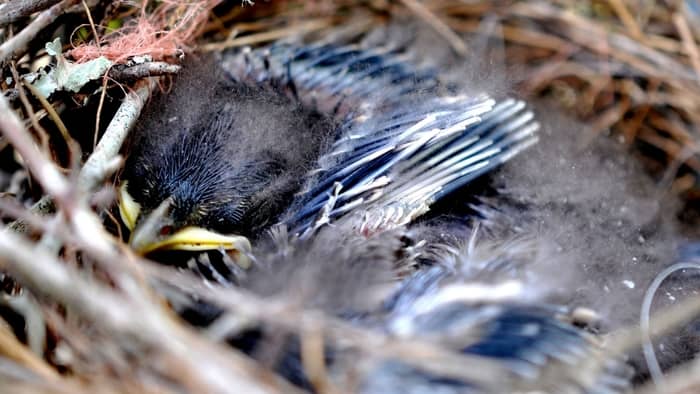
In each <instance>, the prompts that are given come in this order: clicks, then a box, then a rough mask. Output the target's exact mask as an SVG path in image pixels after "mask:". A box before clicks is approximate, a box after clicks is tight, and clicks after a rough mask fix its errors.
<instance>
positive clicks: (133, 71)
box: [108, 62, 180, 82]
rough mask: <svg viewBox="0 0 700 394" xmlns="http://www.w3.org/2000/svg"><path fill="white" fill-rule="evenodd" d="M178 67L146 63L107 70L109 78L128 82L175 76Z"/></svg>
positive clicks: (159, 63) (163, 63) (178, 69)
mask: <svg viewBox="0 0 700 394" xmlns="http://www.w3.org/2000/svg"><path fill="white" fill-rule="evenodd" d="M179 71H180V66H179V65H177V64H169V63H165V62H147V63H142V64H137V65H135V66H131V67H124V66H115V67H112V68H111V69H110V70H109V74H108V76H109V78H112V79H114V80H116V81H122V82H129V81H135V80H137V79H141V78H146V77H156V76H161V75H171V74H177V73H178V72H179Z"/></svg>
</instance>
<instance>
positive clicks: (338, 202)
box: [225, 44, 539, 235]
mask: <svg viewBox="0 0 700 394" xmlns="http://www.w3.org/2000/svg"><path fill="white" fill-rule="evenodd" d="M406 58H408V56H407V55H406V53H405V51H404V50H403V49H402V48H384V49H376V48H375V49H373V50H368V49H362V48H360V47H359V46H357V45H349V46H338V45H329V44H317V45H308V46H303V47H301V48H300V47H298V46H295V45H291V44H274V45H272V46H271V47H268V48H263V49H258V50H254V51H247V52H245V53H243V54H239V55H237V56H233V57H231V58H229V60H226V61H227V62H228V63H229V64H228V66H227V67H225V68H226V69H227V70H229V71H230V72H231V75H232V77H233V78H235V79H236V80H239V81H243V82H253V83H255V84H257V85H259V84H267V85H269V86H273V87H275V88H282V89H285V90H286V91H287V92H288V93H289V94H291V95H294V96H295V97H296V98H297V99H299V100H300V101H301V102H302V103H304V104H306V105H309V106H311V107H315V108H316V109H318V110H321V111H324V112H326V113H329V114H331V115H333V116H335V117H336V119H338V121H339V126H338V130H337V137H338V138H337V140H336V141H335V143H334V144H333V146H332V147H331V149H330V151H329V152H326V153H325V154H324V155H323V156H322V157H321V158H320V159H319V162H318V167H317V168H316V169H315V170H313V171H312V172H311V173H310V174H309V175H310V176H309V178H310V180H309V181H308V183H307V184H306V185H305V186H304V188H303V189H302V190H301V191H300V192H299V194H298V195H297V198H296V201H295V203H294V204H292V209H291V210H290V211H289V212H288V214H287V215H286V216H285V218H284V219H283V223H284V224H286V225H287V226H288V227H289V228H290V229H292V232H293V233H296V234H298V235H299V234H304V233H309V232H310V231H312V230H313V229H314V223H317V222H319V223H320V222H323V223H326V222H329V221H334V220H338V219H340V218H341V217H343V216H345V215H346V214H348V213H349V212H355V213H358V212H359V213H360V214H361V215H360V216H361V217H363V219H359V220H360V227H361V228H363V229H364V230H366V231H381V230H384V229H387V228H391V227H392V226H395V225H400V224H405V223H408V222H410V221H411V220H413V219H414V218H416V217H417V216H419V215H421V214H423V213H425V212H426V211H427V209H428V208H429V206H430V205H431V204H432V203H434V202H435V201H437V200H439V199H441V198H443V197H444V196H446V195H448V194H450V193H451V192H453V191H454V190H456V189H458V188H460V187H462V186H464V185H466V184H468V183H469V182H470V181H472V180H473V179H475V178H477V177H478V176H480V175H482V174H484V173H486V172H488V171H490V170H492V169H493V168H495V167H496V166H498V165H500V164H502V163H503V162H505V161H507V160H508V159H510V158H511V157H513V156H514V155H515V154H517V153H519V152H521V151H522V150H523V149H525V148H527V147H528V146H530V145H531V144H533V143H534V142H535V141H536V140H537V134H536V132H537V129H538V127H539V125H538V123H537V122H536V120H535V119H534V115H533V113H532V112H531V111H529V110H528V109H527V106H526V105H525V103H524V102H522V101H519V100H513V99H505V100H502V101H497V100H495V99H493V98H491V97H490V96H489V95H487V94H480V95H474V96H460V95H443V94H441V93H440V92H439V83H438V80H437V78H436V76H435V74H434V73H433V72H432V71H431V70H415V69H414V68H413V67H411V66H410V65H409V64H408V63H407V62H406V61H405V59H406ZM329 204H332V206H329ZM319 215H321V216H324V217H323V218H322V219H320V217H319ZM363 215H364V216H363Z"/></svg>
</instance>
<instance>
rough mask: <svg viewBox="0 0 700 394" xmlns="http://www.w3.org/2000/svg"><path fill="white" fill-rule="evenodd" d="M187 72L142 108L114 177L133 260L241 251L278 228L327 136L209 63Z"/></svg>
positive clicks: (327, 127)
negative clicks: (159, 254) (176, 252)
mask: <svg viewBox="0 0 700 394" xmlns="http://www.w3.org/2000/svg"><path fill="white" fill-rule="evenodd" d="M190 66H191V67H192V69H190V70H188V73H187V74H186V75H183V76H182V77H181V78H180V79H179V80H178V81H177V83H176V84H175V87H174V89H173V90H172V91H171V92H170V93H169V94H167V95H164V96H163V97H159V98H158V99H157V100H156V102H154V103H151V106H150V108H152V110H151V111H150V112H148V113H146V114H145V116H144V118H142V121H141V122H140V124H139V127H138V128H137V130H136V137H135V139H134V141H133V143H132V147H133V149H132V151H131V154H130V155H129V158H128V160H127V163H126V167H125V171H124V173H123V175H122V178H123V179H124V183H123V185H122V187H121V193H120V194H121V204H120V208H121V210H120V212H121V214H122V218H123V219H124V222H125V223H126V224H127V226H128V227H129V228H130V229H131V230H132V231H133V233H132V236H131V241H130V243H131V245H132V246H133V247H134V249H136V250H137V251H139V252H142V253H147V252H150V251H152V250H156V249H170V248H175V249H187V250H206V249H216V248H217V247H219V246H223V247H224V248H229V247H230V248H237V249H242V250H248V249H249V248H250V247H249V245H247V240H246V239H245V238H243V237H254V236H256V235H257V234H259V233H260V230H261V229H263V228H266V227H268V226H270V225H271V224H273V223H274V222H275V221H276V220H277V217H278V216H279V214H280V212H282V211H283V209H284V207H285V206H287V205H288V204H289V203H290V202H291V199H292V196H293V193H294V192H295V191H296V190H298V188H299V187H300V185H301V179H303V177H304V175H305V174H306V172H307V171H308V170H309V169H310V168H311V167H312V164H313V162H314V159H315V158H316V157H317V152H318V151H319V150H320V149H321V148H322V146H324V144H325V141H326V140H327V139H328V135H329V133H330V132H332V130H333V128H332V126H331V122H330V121H329V120H328V119H327V118H326V117H324V116H322V115H320V114H318V113H316V112H314V111H312V110H306V109H303V108H302V107H301V106H300V105H299V104H297V103H295V102H293V101H291V100H289V99H287V98H286V97H284V96H281V95H277V94H271V93H269V92H266V91H264V90H262V89H259V88H255V87H251V86H247V85H243V84H239V83H235V82H232V81H230V80H227V78H225V77H224V76H222V75H220V74H218V75H217V74H216V72H217V68H216V67H215V65H213V64H210V63H205V64H200V65H197V64H191V65H190ZM147 218H148V220H147ZM149 220H150V222H149ZM228 234H237V235H240V236H229V235H228Z"/></svg>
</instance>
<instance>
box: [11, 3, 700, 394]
mask: <svg viewBox="0 0 700 394" xmlns="http://www.w3.org/2000/svg"><path fill="white" fill-rule="evenodd" d="M698 8H699V6H698V5H697V2H693V1H685V2H663V3H662V4H656V2H632V1H626V0H608V1H586V2H578V1H567V0H554V1H529V2H490V1H450V0H445V1H439V0H430V1H424V2H419V1H416V0H401V1H397V2H386V1H381V0H380V1H369V2H367V1H340V2H330V1H328V2H327V1H313V2H294V1H276V2H269V3H268V2H265V3H262V2H261V4H247V3H245V4H238V3H236V4H219V2H218V1H217V0H195V1H190V2H184V1H178V0H172V1H164V2H148V1H142V2H136V3H133V2H110V1H103V0H91V1H82V2H78V1H76V0H17V1H13V2H9V3H6V4H4V5H2V6H0V14H1V15H0V37H2V40H0V42H2V44H0V65H1V66H2V76H3V78H2V80H1V81H0V88H1V89H2V91H3V95H4V97H3V98H2V99H0V130H2V132H3V138H2V140H0V170H1V171H2V178H1V179H0V181H1V182H0V185H2V188H3V198H2V199H0V212H2V215H3V219H4V222H5V223H6V226H7V227H8V230H6V231H4V232H2V234H0V270H1V272H2V273H0V290H2V291H1V292H0V299H1V300H2V303H1V304H2V306H1V308H2V309H0V312H7V313H0V316H3V317H6V316H10V317H9V318H8V317H6V318H5V320H3V319H0V356H1V357H0V381H2V382H3V387H10V385H12V388H13V390H14V391H17V392H42V391H46V392H63V391H65V392H71V393H75V392H83V391H84V392H96V391H101V392H112V391H114V392H123V391H137V392H169V391H180V390H185V391H192V392H197V391H201V390H205V391H223V390H222V388H229V389H230V388H231V387H235V388H236V390H237V391H239V392H246V393H253V392H296V391H297V389H296V388H294V387H291V386H289V384H288V383H287V382H285V381H283V380H282V379H280V378H279V377H278V376H276V375H275V374H274V372H272V371H271V370H268V369H265V368H260V366H259V365H258V364H256V362H254V361H253V360H251V359H250V358H248V357H246V356H244V355H242V354H240V353H237V352H234V351H232V350H231V349H230V348H229V347H228V346H227V345H226V344H222V343H219V342H217V341H215V340H212V338H210V337H207V336H206V333H203V332H200V331H196V330H194V329H192V328H191V327H188V326H187V325H186V324H184V323H182V322H180V321H179V320H178V319H177V318H175V317H174V314H173V313H172V311H171V310H170V309H169V307H168V305H167V304H166V303H165V302H164V301H163V298H162V296H161V295H160V293H159V291H157V290H159V288H158V286H155V285H154V282H157V283H159V284H160V285H161V286H166V287H172V288H181V287H186V288H188V289H189V290H190V291H194V292H195V293H196V294H198V295H199V296H200V297H202V298H203V299H206V300H208V301H211V302H214V303H216V304H218V305H219V306H221V307H223V308H224V309H225V310H227V311H228V312H230V313H232V314H236V315H237V316H241V317H242V319H243V320H245V321H261V322H266V323H269V324H272V325H275V326H276V327H280V328H281V329H283V330H286V331H287V332H293V333H296V334H299V335H300V336H301V338H302V353H303V354H302V356H303V358H304V367H305V369H306V373H307V375H308V376H309V377H310V378H311V381H312V383H313V385H314V387H315V388H316V389H317V390H318V391H319V392H330V391H336V390H338V388H335V387H331V386H329V383H328V381H327V379H326V377H325V370H324V366H323V354H322V353H323V350H322V349H323V343H324V341H342V342H343V343H344V346H350V347H352V348H354V349H356V350H357V351H358V352H361V353H366V354H367V355H368V356H372V357H392V356H400V357H401V358H410V359H412V360H414V362H415V363H416V364H421V363H424V364H428V363H429V359H430V358H431V357H437V356H440V354H439V351H438V350H436V349H434V348H432V347H431V346H429V345H426V344H416V343H406V342H402V341H401V340H398V339H394V338H388V337H384V336H382V335H381V334H377V333H375V332H371V331H368V330H362V329H359V328H356V327H353V326H351V325H348V324H347V323H344V322H342V321H337V320H335V319H333V318H331V317H329V316H326V315H323V314H319V313H318V312H316V311H313V310H303V309H301V310H300V309H299V308H295V307H293V306H290V305H287V304H286V303H285V300H277V299H260V298H258V297H255V296H253V295H251V294H248V293H246V292H244V291H241V290H237V289H212V288H209V287H207V286H204V285H203V284H202V283H200V282H197V281H194V280H192V278H190V277H187V276H186V275H181V274H179V273H177V272H174V271H172V270H168V269H167V267H163V266H160V265H157V264H155V263H153V262H150V261H147V260H143V259H141V258H139V257H137V256H135V255H133V254H132V253H131V252H130V251H129V250H128V247H127V246H126V245H125V244H124V243H123V242H121V241H120V240H121V239H122V237H121V234H119V228H120V226H119V223H118V221H117V219H116V218H115V217H114V214H113V212H114V199H115V191H114V185H113V180H114V179H116V176H115V172H117V171H118V169H119V168H120V166H121V163H122V158H121V156H120V149H121V146H122V143H123V141H124V140H125V138H127V135H128V132H129V129H130V128H131V127H132V126H133V124H134V122H136V121H137V119H138V115H139V113H140V111H141V109H142V108H143V106H144V105H145V103H146V102H147V98H148V97H149V95H150V94H151V92H152V91H154V90H155V89H166V88H167V82H168V76H169V75H171V74H175V73H177V72H178V70H179V65H178V64H179V62H180V61H181V59H182V57H183V53H186V52H189V51H193V50H199V51H209V52H211V51H220V50H223V49H227V48H234V47H240V46H245V45H259V44H263V43H267V42H271V41H274V40H277V39H281V38H285V37H289V36H294V35H299V34H303V33H308V32H312V31H324V29H330V28H333V27H337V26H345V25H348V24H351V23H355V21H356V20H357V15H358V14H359V15H362V17H361V19H362V21H363V23H362V24H360V26H359V27H357V28H359V29H366V30H369V29H372V28H373V27H374V26H376V25H379V24H382V23H384V22H386V20H387V19H391V18H397V17H402V18H413V19H416V20H418V21H420V23H424V24H425V25H426V26H428V27H429V28H430V29H433V30H434V31H435V32H436V34H438V35H439V36H440V37H442V38H443V39H444V42H445V45H446V46H448V47H450V48H451V50H452V51H453V52H454V54H455V56H458V57H459V56H467V57H468V56H469V55H470V47H469V45H467V42H468V40H466V38H468V37H469V36H470V35H479V34H484V31H483V30H482V29H481V26H482V22H483V21H484V20H485V19H489V20H495V21H496V22H497V23H496V24H497V26H498V28H497V29H491V30H489V31H488V34H492V35H493V39H495V40H499V41H502V42H503V44H504V48H505V61H506V64H507V65H508V66H517V67H518V69H519V70H521V73H522V78H521V82H519V83H517V85H516V89H517V90H518V91H519V93H520V94H521V95H523V96H526V97H546V98H549V99H550V101H553V102H554V103H555V104H556V105H558V106H559V107H560V108H561V109H562V110H564V111H567V112H569V113H570V114H572V115H574V116H576V117H577V118H579V119H581V120H582V121H583V122H584V123H586V124H587V125H588V126H589V127H590V128H591V129H592V130H594V131H595V132H598V133H609V134H610V135H611V138H610V141H611V142H610V143H618V142H619V141H621V142H622V143H624V144H627V145H628V146H629V151H630V152H631V153H633V154H635V155H637V156H639V157H640V159H641V160H642V161H643V162H644V163H645V164H646V166H647V168H648V170H649V172H650V173H652V174H654V175H655V176H657V177H658V178H659V179H661V180H665V181H668V182H669V185H670V186H669V187H670V190H671V191H672V192H673V193H675V194H677V195H679V196H681V197H682V198H684V199H685V201H687V202H689V203H690V204H692V203H693V202H694V200H696V199H697V198H698V196H699V194H698V187H697V186H698V174H699V171H700V158H699V157H698V155H697V150H698V147H697V146H696V141H697V139H698V125H700V82H699V81H700V49H699V47H698V42H700V29H698V26H700V9H698ZM56 37H59V38H62V40H60V41H54V40H53V39H54V38H56ZM54 59H55V63H56V66H55V67H53V68H52V69H51V70H49V69H47V68H46V67H45V66H46V65H47V64H48V63H50V62H53V61H54ZM68 76H70V77H72V78H69V77H68ZM76 80H77V81H76ZM36 81H42V83H35V82H36ZM47 97H48V99H47ZM86 113H89V114H91V115H90V116H89V117H87V118H86V117H85V114H86ZM76 114H79V115H76ZM86 119H87V120H86ZM669 214H673V213H669ZM105 222H106V223H107V225H106V226H105V225H103V223H105ZM110 223H112V224H110ZM115 245H117V246H115ZM697 304H698V301H697V300H690V301H688V302H686V303H684V304H683V305H682V308H679V309H677V310H673V311H672V313H670V314H668V315H665V316H664V317H663V319H664V321H665V324H664V326H663V327H660V326H659V327H658V328H657V329H656V330H655V332H656V333H658V332H661V331H663V330H669V329H671V328H673V327H674V326H675V325H679V324H683V323H684V322H686V321H687V320H689V319H690V318H691V317H692V316H695V314H696V312H697V311H698V310H700V306H699V305H697ZM13 316H14V317H15V318H16V319H17V320H16V321H14V320H13V318H12V317H13ZM659 320H660V321H661V318H660V319H659ZM17 321H22V322H24V324H19V328H18V324H17ZM237 324H245V322H243V323H241V322H240V321H239V322H237ZM236 327H237V326H236V324H233V323H232V324H231V327H227V328H226V329H227V330H229V331H230V330H236V329H237V328H236ZM626 333H627V334H629V335H628V336H625V335H622V336H621V337H625V338H627V339H626V340H618V341H615V342H614V346H611V350H610V351H611V352H624V351H625V350H627V349H629V348H630V347H632V346H635V345H636V344H638V343H639V341H640V340H639V335H637V334H636V333H637V329H636V328H635V327H631V328H629V331H626ZM630 333H632V334H630ZM630 338H632V339H630ZM379 345H382V346H379ZM436 352H437V353H436ZM443 356H444V355H443ZM445 357H448V356H445ZM451 357H452V358H451V359H449V360H451V361H452V362H456V361H459V362H464V363H465V365H468V363H473V362H475V361H474V360H469V359H466V358H465V359H461V360H454V359H453V358H454V356H451ZM484 368H486V367H484V366H482V365H480V366H478V367H473V368H472V369H474V370H484ZM697 368H698V366H697V365H694V364H692V363H690V364H688V365H687V366H685V367H684V368H679V372H677V373H676V374H674V375H673V376H672V378H670V379H669V380H668V381H667V382H666V383H667V386H665V388H664V389H663V390H662V391H659V392H665V393H681V392H687V390H692V388H693V387H697V386H698V385H700V380H699V379H700V378H698V376H700V375H698V374H697V373H694V371H696V370H697ZM466 369H469V368H466ZM486 369H488V368H486ZM484 373H486V372H484ZM494 373H495V372H494ZM639 390H640V392H654V390H655V389H654V388H653V386H645V387H641V388H640V389H639ZM341 391H342V390H341Z"/></svg>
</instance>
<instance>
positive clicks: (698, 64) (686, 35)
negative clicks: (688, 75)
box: [673, 12, 700, 78]
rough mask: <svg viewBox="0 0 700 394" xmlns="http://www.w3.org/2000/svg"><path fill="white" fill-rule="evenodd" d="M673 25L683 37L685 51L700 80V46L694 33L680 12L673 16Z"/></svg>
mask: <svg viewBox="0 0 700 394" xmlns="http://www.w3.org/2000/svg"><path fill="white" fill-rule="evenodd" d="M673 24H674V25H676V29H678V34H679V35H680V36H681V41H682V42H683V49H684V50H685V52H686V53H687V54H688V57H689V58H690V63H691V64H692V65H693V68H694V69H695V72H696V73H697V75H698V78H700V50H698V45H697V44H696V43H695V39H694V38H693V33H692V32H691V31H690V27H689V26H688V21H686V20H685V17H684V16H683V14H681V13H679V12H678V13H675V14H674V15H673Z"/></svg>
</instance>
